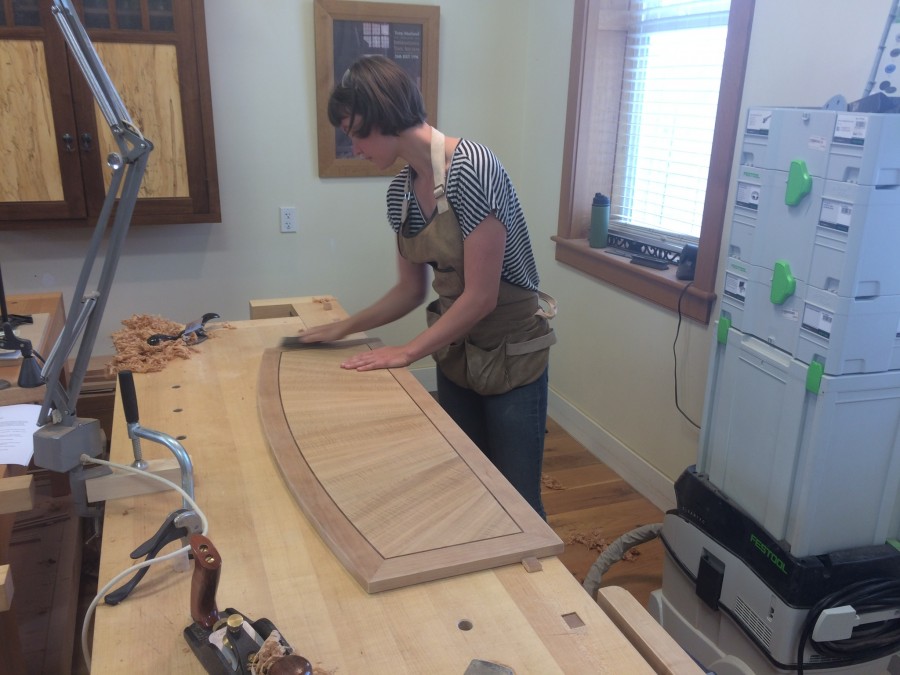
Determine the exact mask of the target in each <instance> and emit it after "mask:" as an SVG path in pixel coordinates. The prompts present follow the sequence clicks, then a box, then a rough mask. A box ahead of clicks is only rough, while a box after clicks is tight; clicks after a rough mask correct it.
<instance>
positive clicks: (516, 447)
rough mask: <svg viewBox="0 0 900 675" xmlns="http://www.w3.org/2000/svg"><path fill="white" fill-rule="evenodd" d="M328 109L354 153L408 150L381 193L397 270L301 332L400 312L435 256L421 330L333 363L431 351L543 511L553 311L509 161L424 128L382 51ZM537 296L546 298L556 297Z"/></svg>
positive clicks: (491, 450) (393, 360) (411, 93)
mask: <svg viewBox="0 0 900 675" xmlns="http://www.w3.org/2000/svg"><path fill="white" fill-rule="evenodd" d="M328 117H329V119H330V121H331V123H332V124H333V125H334V126H335V127H339V128H340V129H342V130H343V131H344V132H345V133H346V134H347V135H348V136H349V137H350V139H351V140H352V143H353V151H354V154H356V155H358V156H361V157H364V158H365V159H367V160H369V161H370V162H372V163H373V164H375V165H376V166H377V167H378V168H379V169H386V168H388V167H390V166H391V165H392V164H393V163H394V162H395V161H396V160H397V159H398V158H402V159H403V160H404V161H406V162H407V166H406V167H404V168H403V169H402V170H401V171H400V173H399V174H397V176H396V177H395V178H394V179H393V181H392V182H391V185H390V187H389V188H388V193H387V212H388V221H389V222H390V225H391V227H392V228H393V229H394V231H395V232H396V233H397V244H398V256H397V268H398V279H397V283H396V284H395V285H394V286H393V287H392V288H391V289H390V290H389V291H388V292H387V293H386V294H385V295H384V296H383V297H382V298H381V299H380V300H378V301H377V302H375V303H374V304H372V305H371V306H369V307H367V308H366V309H364V310H362V311H360V312H359V313H357V314H354V315H353V316H351V317H349V318H348V319H345V320H343V321H339V322H336V323H332V324H328V325H325V326H318V327H316V328H312V329H310V330H308V331H305V332H303V333H301V338H300V339H301V340H302V341H304V342H322V341H330V340H337V339H340V338H342V337H344V336H345V335H347V334H349V333H354V332H357V331H367V330H370V329H372V328H376V327H378V326H382V325H384V324H386V323H390V322H391V321H394V320H396V319H399V318H401V317H403V316H405V315H406V314H408V313H409V312H411V311H412V310H413V309H415V308H416V307H418V306H420V305H421V304H422V303H423V302H425V299H426V296H427V294H428V268H429V267H431V268H432V269H433V273H434V280H433V283H432V286H433V288H434V290H435V291H436V292H437V294H438V299H437V300H435V301H434V302H432V303H431V304H429V305H428V308H427V318H428V328H427V329H426V330H424V331H423V332H422V333H420V334H419V335H417V336H416V337H414V338H413V339H412V340H410V341H409V342H407V343H406V344H404V345H400V346H386V347H382V348H379V349H374V350H371V351H365V352H361V353H359V354H357V355H355V356H353V357H351V358H349V359H347V360H346V361H345V362H344V363H342V364H341V365H342V367H343V368H348V369H355V370H360V371H365V370H374V369H378V368H400V367H404V366H408V365H409V364H411V363H413V362H414V361H417V360H418V359H420V358H422V357H424V356H427V355H429V354H431V355H433V357H434V359H435V361H436V362H437V382H438V401H439V402H440V404H441V406H442V407H443V408H444V409H445V410H446V411H447V412H448V414H449V415H450V416H451V417H452V418H453V420H454V421H455V422H456V423H457V424H458V425H459V426H460V427H461V428H462V430H463V431H465V432H466V434H468V436H469V437H470V438H471V439H472V440H473V441H474V442H475V444H476V445H477V446H478V447H479V448H480V449H481V450H482V452H484V453H485V455H487V457H488V458H489V459H490V460H491V461H492V462H493V463H494V465H495V466H496V467H497V468H498V469H499V470H500V471H501V472H502V473H503V475H504V476H506V478H507V480H509V482H510V483H512V485H513V486H514V487H515V488H516V489H517V490H518V491H519V493H520V494H521V495H522V496H523V497H524V498H525V499H526V500H527V501H528V503H529V504H531V506H532V507H533V508H534V509H535V510H536V511H537V512H538V513H539V514H540V515H541V516H542V517H546V515H545V513H544V508H543V505H542V503H541V464H542V460H543V452H544V433H545V426H546V419H547V362H548V355H549V348H550V345H551V344H553V343H554V342H555V335H554V333H553V331H552V330H551V329H550V328H549V326H548V323H547V320H548V319H549V318H551V317H552V314H550V313H548V312H546V311H544V310H543V309H542V308H541V306H540V304H539V293H538V290H537V288H538V274H537V269H536V267H535V263H534V257H533V255H532V251H531V243H530V241H529V237H528V230H527V226H526V224H525V218H524V216H523V214H522V210H521V207H520V206H519V200H518V197H517V196H516V191H515V188H513V186H512V183H511V182H510V180H509V176H508V175H507V173H506V170H505V169H504V168H503V166H502V165H501V164H500V162H499V160H498V159H497V158H496V156H495V155H494V154H493V153H492V152H491V151H490V150H489V149H487V148H486V147H484V146H482V145H480V144H478V143H474V142H472V141H468V140H466V139H459V138H445V137H444V135H443V134H441V132H439V131H438V130H437V129H435V128H433V127H431V126H429V125H428V124H427V123H426V121H425V119H426V114H425V106H424V103H423V101H422V96H421V94H420V92H419V90H418V88H417V87H416V86H415V84H414V83H413V81H412V79H411V78H410V77H409V76H408V75H407V74H406V72H405V71H403V70H402V69H401V68H400V67H399V66H397V65H396V64H395V63H394V62H393V61H391V60H390V59H388V58H385V57H380V56H371V57H363V58H361V59H359V60H358V61H356V62H355V63H354V64H353V65H352V66H351V67H350V68H349V69H348V70H347V72H346V74H345V75H344V77H343V79H342V81H341V83H340V84H339V85H338V86H336V87H335V89H334V91H333V92H332V94H331V98H330V100H329V103H328ZM540 297H543V298H544V299H546V300H547V301H548V302H549V303H550V307H551V309H552V307H553V303H552V299H551V298H549V297H548V296H544V295H543V294H540Z"/></svg>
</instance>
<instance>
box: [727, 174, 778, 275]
mask: <svg viewBox="0 0 900 675" xmlns="http://www.w3.org/2000/svg"><path fill="white" fill-rule="evenodd" d="M767 178H769V172H768V171H767V170H765V169H757V168H756V167H752V166H741V167H739V168H738V171H737V180H736V190H735V198H734V208H733V216H732V221H731V233H730V235H729V236H730V238H729V245H728V256H729V257H731V258H735V259H737V260H743V261H744V262H748V263H752V261H753V246H754V244H755V242H756V231H757V227H758V224H759V201H760V199H761V198H762V193H763V191H764V190H766V189H768V186H767V185H765V184H764V181H765V180H766V179H767Z"/></svg>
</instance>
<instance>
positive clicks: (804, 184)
mask: <svg viewBox="0 0 900 675" xmlns="http://www.w3.org/2000/svg"><path fill="white" fill-rule="evenodd" d="M811 190H812V177H811V176H810V175H809V170H808V169H807V168H806V162H804V161H803V160H802V159H795V160H793V161H792V162H791V168H790V170H788V179H787V189H785V191H784V203H785V204H787V205H788V206H796V205H797V204H799V203H800V202H801V201H802V200H803V198H804V197H805V196H806V195H808V194H809V193H810V191H811Z"/></svg>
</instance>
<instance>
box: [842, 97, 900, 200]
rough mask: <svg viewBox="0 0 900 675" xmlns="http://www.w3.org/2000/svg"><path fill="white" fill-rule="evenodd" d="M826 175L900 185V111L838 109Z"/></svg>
mask: <svg viewBox="0 0 900 675" xmlns="http://www.w3.org/2000/svg"><path fill="white" fill-rule="evenodd" d="M825 177H826V178H828V179H829V180H836V181H841V182H849V183H859V184H861V185H881V186H887V185H900V115H897V114H889V113H850V112H844V113H838V114H837V119H836V121H835V125H834V135H833V137H832V140H831V144H830V148H829V152H828V169H827V172H826V174H825Z"/></svg>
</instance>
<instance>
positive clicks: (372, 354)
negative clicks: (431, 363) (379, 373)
mask: <svg viewBox="0 0 900 675" xmlns="http://www.w3.org/2000/svg"><path fill="white" fill-rule="evenodd" d="M412 361H413V359H410V357H409V353H408V352H407V351H406V349H405V348H404V347H379V348H378V349H371V350H369V351H364V352H360V353H359V354H354V355H353V356H351V357H350V358H349V359H347V360H346V361H344V362H343V363H342V364H341V368H345V369H346V370H358V371H364V370H379V369H382V368H404V367H405V366H408V365H409V364H410V363H412Z"/></svg>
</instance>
